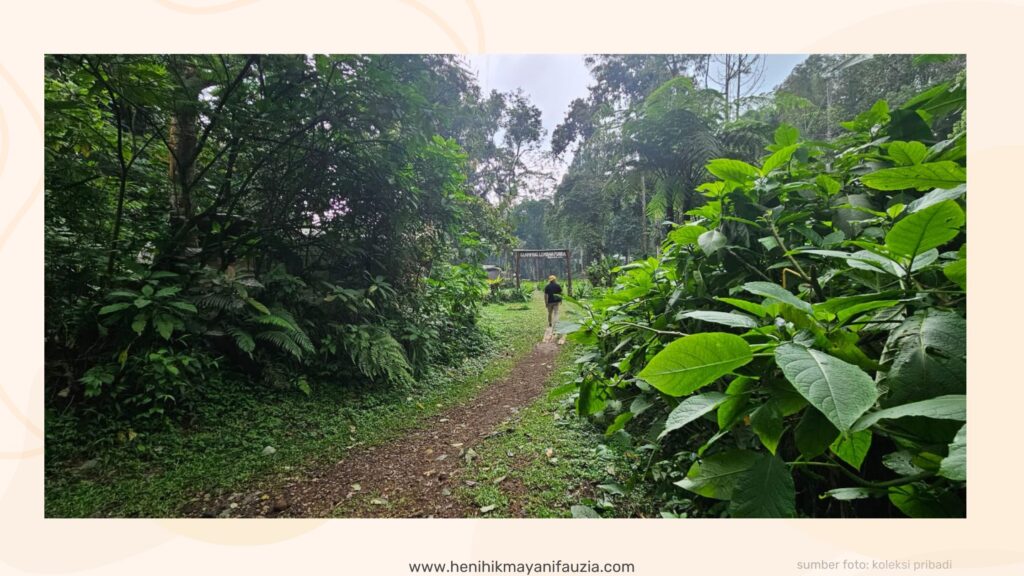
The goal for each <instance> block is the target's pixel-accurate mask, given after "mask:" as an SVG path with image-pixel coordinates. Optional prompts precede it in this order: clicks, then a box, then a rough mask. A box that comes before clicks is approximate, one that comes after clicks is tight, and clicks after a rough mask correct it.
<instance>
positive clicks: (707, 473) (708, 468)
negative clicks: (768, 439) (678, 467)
mask: <svg viewBox="0 0 1024 576" xmlns="http://www.w3.org/2000/svg"><path fill="white" fill-rule="evenodd" d="M761 457H762V455H761V454H758V453H757V452H751V451H750V450H729V451H727V452H719V453H718V454H715V455H713V456H708V457H707V458H704V459H703V460H701V461H700V462H694V463H693V466H690V470H689V471H688V472H687V473H686V478H683V479H682V480H680V481H678V482H676V483H675V485H676V486H679V487H680V488H684V489H686V490H689V491H690V492H694V493H696V494H700V495H701V496H705V497H707V498H717V499H718V500H728V499H730V498H732V491H733V488H734V487H735V486H736V481H737V480H738V479H739V477H740V476H742V475H743V473H744V472H746V471H747V470H749V469H750V468H751V467H752V466H753V465H754V463H756V462H757V461H758V460H759V459H760V458H761Z"/></svg>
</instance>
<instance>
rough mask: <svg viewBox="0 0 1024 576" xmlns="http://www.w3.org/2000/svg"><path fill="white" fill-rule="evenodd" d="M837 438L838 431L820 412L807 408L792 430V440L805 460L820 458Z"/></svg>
mask: <svg viewBox="0 0 1024 576" xmlns="http://www.w3.org/2000/svg"><path fill="white" fill-rule="evenodd" d="M838 436H839V430H838V429H836V427H835V426H834V425H833V424H832V422H829V419H828V418H826V417H825V415H824V414H822V413H821V411H820V410H818V409H816V408H813V407H809V408H807V410H806V411H804V415H803V416H801V417H800V422H799V423H798V424H797V425H796V428H795V429H794V430H793V440H794V441H795V442H796V448H797V450H799V451H800V454H801V455H802V456H803V457H804V458H807V459H811V458H816V457H818V456H821V455H822V454H824V453H825V451H826V450H828V447H829V446H830V445H832V441H833V440H835V439H836V438H837V437H838Z"/></svg>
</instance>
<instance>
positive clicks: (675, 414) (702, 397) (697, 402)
mask: <svg viewBox="0 0 1024 576" xmlns="http://www.w3.org/2000/svg"><path fill="white" fill-rule="evenodd" d="M728 398H729V397H728V396H726V395H725V394H722V393H721V392H707V393H704V394H698V395H696V396H690V397H689V398H687V399H686V400H683V401H682V402H680V403H679V405H678V406H676V407H675V408H674V409H673V410H672V412H670V413H669V415H668V419H666V420H665V429H664V430H662V431H661V434H659V435H658V438H662V437H664V436H665V435H666V434H668V433H669V432H672V431H673V430H678V429H680V428H682V427H683V426H686V425H687V424H689V423H690V422H693V421H694V420H696V419H697V418H700V417H701V416H703V415H705V414H707V413H708V412H711V411H712V410H714V409H716V408H718V407H719V406H720V405H721V404H722V402H725V401H726V400H727V399H728Z"/></svg>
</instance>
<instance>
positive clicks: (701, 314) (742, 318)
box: [678, 310, 757, 328]
mask: <svg viewBox="0 0 1024 576" xmlns="http://www.w3.org/2000/svg"><path fill="white" fill-rule="evenodd" d="M678 318H693V319H695V320H701V321H703V322H711V323H713V324H722V325H725V326H732V327H734V328H756V327H757V321H756V320H754V319H753V318H751V317H750V316H747V315H746V314H737V313H735V312H715V311H712V310H691V311H689V312H683V313H682V314H679V316H678Z"/></svg>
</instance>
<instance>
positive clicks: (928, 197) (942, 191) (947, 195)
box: [907, 184, 967, 214]
mask: <svg viewBox="0 0 1024 576" xmlns="http://www.w3.org/2000/svg"><path fill="white" fill-rule="evenodd" d="M966 193H967V184H961V185H959V186H957V187H955V188H936V189H935V190H932V191H931V192H929V193H927V194H925V195H924V196H921V197H920V198H918V199H917V200H914V201H913V202H911V203H910V204H908V205H907V213H908V214H913V213H914V212H920V211H921V210H924V209H925V208H928V207H930V206H934V205H935V204H938V203H940V202H945V201H946V200H956V199H957V198H959V197H961V196H963V195H964V194H966Z"/></svg>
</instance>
